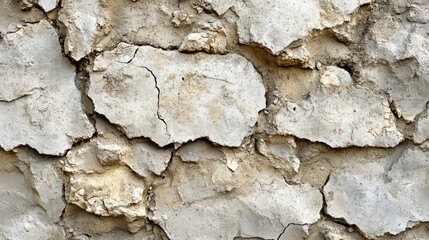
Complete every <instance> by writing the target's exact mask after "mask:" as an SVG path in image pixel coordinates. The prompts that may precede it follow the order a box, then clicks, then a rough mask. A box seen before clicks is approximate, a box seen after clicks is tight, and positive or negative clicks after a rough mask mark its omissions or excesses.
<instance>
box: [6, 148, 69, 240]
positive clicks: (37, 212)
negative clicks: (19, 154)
mask: <svg viewBox="0 0 429 240" xmlns="http://www.w3.org/2000/svg"><path fill="white" fill-rule="evenodd" d="M14 163H15V164H17V160H16V159H15V160H14V157H11V155H9V156H8V155H7V154H6V153H4V152H2V151H1V152H0V212H1V214H2V217H1V218H0V238H1V239H37V240H39V239H40V240H42V239H59V240H61V239H65V234H64V230H63V229H62V228H61V227H59V226H57V225H55V224H54V222H53V221H51V220H50V218H49V216H48V215H47V214H46V212H45V211H44V210H43V209H42V208H41V207H40V206H38V205H37V202H36V201H35V199H37V196H36V195H35V194H34V193H33V189H32V188H31V183H30V181H28V179H26V177H25V176H24V175H23V174H22V172H21V171H20V170H18V168H17V167H15V165H14ZM36 178H37V177H36ZM37 189H39V190H40V188H37ZM40 193H46V192H44V191H41V192H40Z"/></svg>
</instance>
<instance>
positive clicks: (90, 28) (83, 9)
mask: <svg viewBox="0 0 429 240" xmlns="http://www.w3.org/2000/svg"><path fill="white" fill-rule="evenodd" d="M61 7H62V9H61V11H60V12H59V16H58V20H59V21H61V23H62V24H64V26H65V27H66V29H67V36H66V39H65V41H64V50H65V52H66V53H67V54H68V55H70V56H71V57H72V58H73V59H75V60H76V61H79V60H80V59H82V58H83V57H85V56H86V55H87V54H88V53H90V52H92V50H93V44H94V41H95V38H96V33H97V27H98V26H99V25H103V21H102V20H99V18H100V15H101V4H100V1H99V0H88V1H72V0H65V1H61Z"/></svg>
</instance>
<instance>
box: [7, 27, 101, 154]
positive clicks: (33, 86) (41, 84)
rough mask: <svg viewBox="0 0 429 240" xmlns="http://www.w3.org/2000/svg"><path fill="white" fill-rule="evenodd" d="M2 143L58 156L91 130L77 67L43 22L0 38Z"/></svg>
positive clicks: (87, 135) (51, 30)
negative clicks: (77, 82)
mask: <svg viewBox="0 0 429 240" xmlns="http://www.w3.org/2000/svg"><path fill="white" fill-rule="evenodd" d="M0 51H1V52H3V54H2V55H0V64H1V65H3V67H2V68H0V76H1V77H0V79H1V80H0V81H1V82H2V88H1V89H0V112H1V113H2V114H1V115H0V129H1V131H0V146H1V147H2V148H4V149H6V150H11V149H13V148H15V147H17V146H19V145H28V146H30V147H32V148H34V149H36V150H37V151H38V152H39V153H42V154H49V155H61V154H63V153H64V152H65V151H66V150H68V149H69V148H70V147H71V146H72V144H73V143H74V142H76V141H77V140H79V139H85V138H89V137H90V136H91V135H92V133H93V132H94V128H93V127H92V125H91V124H90V122H89V121H88V118H87V117H86V115H85V114H84V112H83V111H82V108H81V104H80V93H79V91H78V89H77V88H76V86H75V84H74V78H75V68H74V66H73V65H72V64H70V63H69V62H68V61H67V59H66V58H64V57H63V56H62V54H61V47H60V44H59V42H58V35H57V33H56V32H55V29H54V28H53V27H52V26H51V25H50V24H49V23H48V21H46V20H43V21H41V22H39V23H37V24H32V25H28V26H26V27H23V28H22V29H20V30H19V31H17V32H15V33H10V34H6V35H5V36H4V39H3V41H1V42H0Z"/></svg>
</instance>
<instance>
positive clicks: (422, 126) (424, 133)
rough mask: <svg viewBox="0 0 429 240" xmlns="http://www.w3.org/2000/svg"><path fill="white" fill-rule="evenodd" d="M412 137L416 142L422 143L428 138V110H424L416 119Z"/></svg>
mask: <svg viewBox="0 0 429 240" xmlns="http://www.w3.org/2000/svg"><path fill="white" fill-rule="evenodd" d="M413 139H414V142H416V143H422V142H424V141H426V140H428V139H429V111H426V112H425V113H423V114H422V115H421V116H420V117H419V118H418V119H417V123H416V131H415V132H414V136H413Z"/></svg>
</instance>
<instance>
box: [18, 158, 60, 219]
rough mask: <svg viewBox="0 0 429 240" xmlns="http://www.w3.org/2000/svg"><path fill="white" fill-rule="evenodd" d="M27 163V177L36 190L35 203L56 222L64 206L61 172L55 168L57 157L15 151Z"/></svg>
mask: <svg viewBox="0 0 429 240" xmlns="http://www.w3.org/2000/svg"><path fill="white" fill-rule="evenodd" d="M16 155H17V157H18V159H19V160H21V161H22V162H25V163H26V164H27V166H26V168H28V174H26V177H27V179H29V180H30V181H31V185H32V187H33V189H34V190H35V191H36V192H37V195H38V197H37V200H36V201H37V203H38V204H39V205H40V206H41V207H42V208H43V209H44V210H45V211H46V213H47V216H48V217H49V219H50V220H51V221H52V222H58V221H59V220H60V218H61V215H62V214H63V210H64V208H65V206H66V203H65V202H64V200H63V198H64V196H63V187H64V180H63V174H62V172H60V171H59V169H57V168H56V166H55V164H56V163H57V161H56V160H57V159H46V158H44V157H40V156H39V155H38V154H36V153H34V152H31V151H23V150H20V151H18V152H17V153H16Z"/></svg>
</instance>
